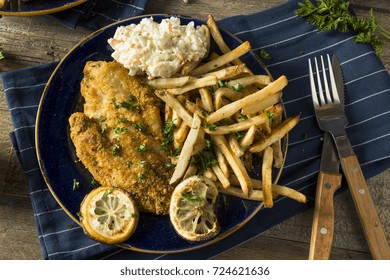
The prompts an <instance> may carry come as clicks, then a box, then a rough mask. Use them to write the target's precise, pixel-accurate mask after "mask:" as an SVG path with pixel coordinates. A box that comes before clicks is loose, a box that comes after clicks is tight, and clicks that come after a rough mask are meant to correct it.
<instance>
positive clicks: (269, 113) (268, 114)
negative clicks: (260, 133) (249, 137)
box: [265, 110, 274, 120]
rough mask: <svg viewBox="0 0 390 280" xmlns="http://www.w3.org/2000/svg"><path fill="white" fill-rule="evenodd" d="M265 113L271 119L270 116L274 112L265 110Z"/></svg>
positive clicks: (272, 115)
mask: <svg viewBox="0 0 390 280" xmlns="http://www.w3.org/2000/svg"><path fill="white" fill-rule="evenodd" d="M265 115H266V116H267V118H268V119H270V120H272V118H273V117H274V113H272V112H270V111H267V110H266V111H265Z"/></svg>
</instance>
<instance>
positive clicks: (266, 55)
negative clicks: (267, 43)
mask: <svg viewBox="0 0 390 280" xmlns="http://www.w3.org/2000/svg"><path fill="white" fill-rule="evenodd" d="M260 58H262V59H271V58H272V57H271V55H270V54H269V53H268V52H266V51H265V50H264V49H261V50H260Z"/></svg>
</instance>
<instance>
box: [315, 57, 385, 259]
mask: <svg viewBox="0 0 390 280" xmlns="http://www.w3.org/2000/svg"><path fill="white" fill-rule="evenodd" d="M318 64H319V63H318V60H317V58H314V65H315V73H314V72H313V68H312V62H311V60H310V59H309V72H310V85H311V93H312V99H313V105H314V111H315V114H316V118H317V122H318V125H319V127H320V128H321V129H322V130H324V131H327V132H329V133H330V134H332V137H333V140H334V142H335V144H336V147H337V151H338V155H339V158H340V163H341V167H342V169H343V172H344V175H345V177H346V179H347V182H348V186H349V189H350V191H351V194H352V198H353V201H354V204H355V208H356V211H357V213H358V216H359V219H360V222H361V224H362V227H363V231H364V234H365V237H366V240H367V243H368V246H369V248H370V252H371V255H372V257H373V258H374V259H390V250H389V245H388V242H387V238H386V234H385V232H384V230H383V228H382V225H381V222H380V220H379V217H378V214H377V213H376V210H375V206H374V202H373V201H372V198H371V195H370V193H369V190H368V188H367V184H366V180H365V178H364V176H363V173H362V170H361V168H360V164H359V162H358V159H357V157H356V155H355V154H354V152H353V149H352V146H351V144H350V142H349V140H348V137H347V133H346V131H345V126H346V125H347V124H348V119H347V117H346V115H345V113H344V106H343V105H341V102H340V94H344V92H338V91H337V87H336V82H335V77H334V75H333V69H332V65H331V62H330V57H329V55H327V64H328V71H326V67H325V63H324V58H323V56H321V70H320V69H319V67H318ZM321 72H322V75H321ZM321 76H322V77H321ZM315 77H316V79H315ZM316 81H317V85H316ZM324 93H325V94H324Z"/></svg>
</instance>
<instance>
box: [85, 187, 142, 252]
mask: <svg viewBox="0 0 390 280" xmlns="http://www.w3.org/2000/svg"><path fill="white" fill-rule="evenodd" d="M80 212H81V224H82V227H83V229H84V232H85V233H86V234H87V235H88V236H89V237H91V238H92V239H95V240H97V241H99V242H102V243H107V244H116V243H120V242H123V241H125V240H126V239H128V238H129V237H130V236H131V235H132V234H133V232H134V231H135V229H136V227H137V224H138V208H137V207H136V205H135V202H134V200H133V198H132V197H131V196H130V194H129V193H128V192H127V191H125V190H124V189H122V188H113V187H98V188H96V189H94V190H92V191H91V192H90V193H89V194H87V195H86V196H85V198H84V199H83V201H82V202H81V207H80Z"/></svg>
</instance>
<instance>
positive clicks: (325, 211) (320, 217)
mask: <svg viewBox="0 0 390 280" xmlns="http://www.w3.org/2000/svg"><path fill="white" fill-rule="evenodd" d="M340 185H341V175H340V174H333V173H327V172H323V171H320V172H319V174H318V179H317V191H316V202H315V205H314V214H313V226H312V230H311V239H310V250H309V260H327V259H329V256H330V251H331V249H332V243H333V232H334V204H333V197H334V193H335V192H336V190H337V189H339V188H340Z"/></svg>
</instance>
